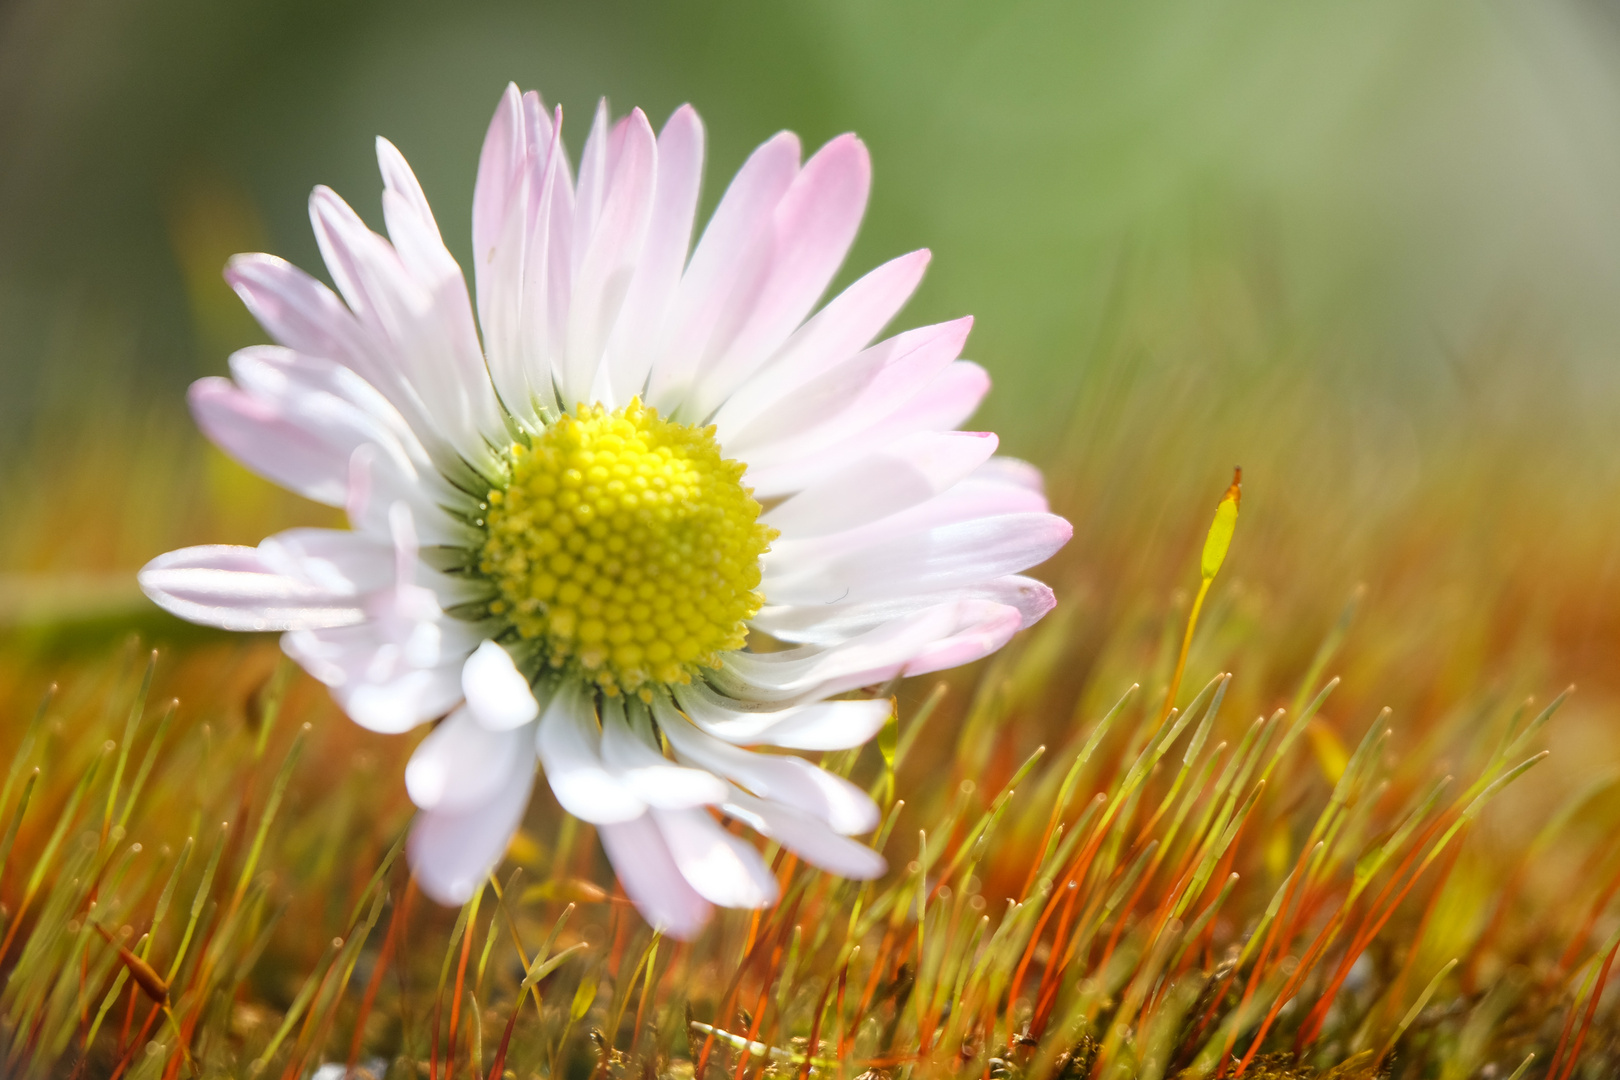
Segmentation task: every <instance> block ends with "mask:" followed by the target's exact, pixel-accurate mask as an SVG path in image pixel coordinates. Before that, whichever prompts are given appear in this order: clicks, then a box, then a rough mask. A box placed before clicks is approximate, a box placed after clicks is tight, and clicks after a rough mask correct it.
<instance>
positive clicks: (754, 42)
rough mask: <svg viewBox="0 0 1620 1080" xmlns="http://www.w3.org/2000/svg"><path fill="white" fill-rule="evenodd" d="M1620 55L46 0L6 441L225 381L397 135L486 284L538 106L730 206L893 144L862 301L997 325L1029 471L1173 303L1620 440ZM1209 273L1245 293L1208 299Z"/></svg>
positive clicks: (1450, 45) (23, 187)
mask: <svg viewBox="0 0 1620 1080" xmlns="http://www.w3.org/2000/svg"><path fill="white" fill-rule="evenodd" d="M1617 28H1620V24H1617V16H1615V14H1614V13H1613V11H1612V10H1610V9H1608V8H1607V7H1600V6H1599V5H1596V4H1593V5H1590V6H1588V5H1584V4H1579V3H1573V4H1572V3H1563V2H1547V0H1539V2H1513V0H1502V2H1485V3H1480V2H1462V0H1456V2H1452V0H1370V2H1366V0H1363V2H1354V3H1350V2H1329V3H1316V4H1306V5H1299V4H1286V3H1246V2H1228V0H1219V2H1211V0H1199V2H1187V3H1174V2H1172V3H1159V4H1123V3H1101V2H1089V0H1082V2H1075V0H1036V2H997V3H983V2H975V3H968V2H956V0H927V2H921V0H918V2H895V0H801V2H794V3H759V2H753V3H745V2H728V0H719V2H701V3H700V2H691V0H686V2H676V3H657V4H654V3H626V2H596V3H572V4H558V3H541V2H522V3H516V2H496V0H481V2H464V3H457V4H441V3H428V2H417V0H389V2H387V3H383V2H375V0H346V2H343V3H330V2H314V0H281V2H276V3H267V2H258V0H248V2H239V3H218V2H215V0H11V2H10V3H8V4H7V5H5V6H4V7H3V8H0V409H3V414H0V427H3V429H4V431H5V432H6V436H5V439H4V441H5V442H6V443H8V444H11V445H12V446H15V444H16V443H17V442H18V440H19V439H20V438H21V437H22V436H23V435H24V434H25V433H26V432H27V430H28V428H29V422H30V421H31V420H32V419H33V418H35V417H37V416H38V415H40V412H41V410H42V409H45V408H48V407H49V404H48V403H55V404H57V405H60V403H61V402H63V401H66V402H69V403H71V402H73V401H75V400H76V399H77V398H78V397H79V395H81V394H83V393H84V391H85V390H86V389H87V384H95V383H102V384H106V383H108V382H113V383H116V385H117V386H118V395H117V396H116V397H115V400H118V401H121V402H127V401H128V400H129V399H128V398H127V397H124V396H123V395H124V394H126V393H130V394H133V395H134V396H135V399H136V400H137V401H139V402H140V403H141V404H142V405H143V406H144V405H145V404H147V403H167V404H169V405H171V406H172V405H174V404H175V403H177V402H178V400H179V395H180V392H181V389H182V388H183V386H184V385H185V383H186V382H187V381H189V380H190V379H192V378H194V377H195V376H197V375H199V374H203V373H208V372H217V371H222V370H223V368H224V361H225V357H226V355H227V353H228V352H229V350H230V349H231V348H233V347H237V346H240V345H243V344H247V343H251V342H252V341H254V340H257V338H258V336H259V335H258V333H257V331H256V330H255V328H254V327H253V326H252V325H251V324H250V323H249V322H248V321H247V319H246V317H245V316H244V315H241V314H240V313H239V312H238V310H237V308H236V306H235V303H234V301H233V300H232V298H231V297H230V295H229V293H228V292H227V291H226V290H225V288H224V286H223V285H222V284H221V282H220V281H219V275H218V270H219V264H220V263H221V262H222V261H223V259H224V257H225V256H227V255H229V254H230V253H231V252H232V251H234V250H236V249H238V248H242V247H248V248H256V247H263V248H265V249H267V250H271V251H274V252H277V253H280V254H282V255H285V256H287V257H289V258H291V259H293V260H295V261H296V262H298V263H300V264H301V265H303V266H305V267H308V268H311V269H318V268H319V260H318V258H317V255H316V251H315V246H314V243H313V241H312V240H311V238H310V235H309V229H308V226H307V219H306V216H305V198H306V196H307V194H308V191H309V189H310V188H311V187H312V186H313V185H314V184H316V183H322V182H324V183H328V184H330V185H332V186H333V187H335V188H336V189H337V190H338V191H339V192H340V193H341V194H343V195H344V196H345V197H346V198H348V199H349V200H350V201H351V202H352V203H354V204H355V206H356V207H357V208H358V209H359V210H360V211H361V212H362V214H364V215H365V216H367V218H368V219H369V220H373V221H374V222H375V221H377V220H378V219H379V218H380V213H379V211H378V191H379V188H380V184H379V182H378V180H377V177H376V172H375V166H374V158H373V154H372V148H371V138H372V136H373V135H375V134H384V135H387V136H388V137H389V138H391V139H392V140H394V141H395V142H396V143H397V144H398V145H399V146H400V147H401V149H402V150H404V152H405V154H406V156H407V157H408V158H409V159H410V160H411V162H412V164H413V165H414V167H415V168H416V170H417V172H418V173H419V175H420V176H421V179H422V181H423V183H424V185H425V187H426V189H427V191H428V194H429V196H430V198H431V199H433V201H434V204H435V209H436V210H437V212H438V216H439V219H440V221H441V223H442V225H443V227H444V229H445V233H446V237H447V240H448V241H449V243H450V245H451V247H452V249H453V250H455V251H457V252H458V253H459V254H464V253H465V249H466V246H467V243H468V237H467V228H466V224H465V223H466V221H467V219H468V207H469V204H470V199H471V192H472V185H473V175H474V169H475V165H476V154H477V149H478V145H479V142H480V140H481V139H482V136H483V131H484V128H485V125H486V124H487V122H488V119H489V116H490V114H491V113H492V111H493V107H494V104H495V101H496V98H497V96H498V94H499V92H500V90H501V88H502V86H503V85H504V84H505V83H506V82H507V81H508V80H516V81H517V82H518V83H519V84H521V85H523V86H525V87H537V88H539V89H540V90H541V91H542V93H543V94H544V95H545V96H546V97H547V99H548V100H551V101H557V102H561V103H562V104H563V106H564V108H565V111H566V114H567V116H568V134H569V139H570V142H571V144H572V148H573V151H574V153H575V154H577V152H578V146H579V143H580V141H581V140H582V138H583V134H584V130H585V127H586V125H587V123H588V121H589V116H590V112H591V110H592V107H593V106H594V103H595V100H596V99H597V98H598V97H599V96H601V95H606V96H608V97H609V99H610V100H611V102H612V103H613V105H614V106H615V107H616V108H617V109H618V110H619V111H623V110H625V109H628V108H629V107H631V106H632V105H638V104H639V105H641V106H642V107H644V108H645V109H646V110H647V112H648V113H649V114H650V115H651V117H652V118H653V120H654V123H655V124H658V123H661V122H662V120H663V118H664V117H665V116H667V115H668V113H669V111H670V110H671V109H672V108H673V107H674V106H676V105H677V104H679V103H680V102H682V101H691V102H692V103H694V104H695V105H696V106H697V107H698V109H699V110H700V111H701V113H702V114H703V116H704V118H705V120H706V121H707V124H708V128H709V134H710V145H711V149H712V153H711V158H710V166H709V169H708V175H707V185H706V195H707V197H708V199H709V200H710V203H711V204H712V201H713V200H714V199H715V198H716V197H717V195H718V193H719V191H720V189H721V188H722V187H723V184H724V181H725V179H726V178H727V177H728V176H729V174H730V172H731V171H732V169H734V168H735V166H736V165H737V164H738V163H739V162H740V160H741V159H742V157H743V156H744V155H745V154H746V153H747V151H748V150H749V149H750V148H751V147H752V146H753V145H755V144H756V143H757V142H759V141H760V140H762V139H764V138H765V137H766V136H768V135H769V134H771V133H772V132H773V131H775V130H777V129H779V128H783V127H787V128H792V129H794V130H796V131H798V132H800V133H801V134H802V135H803V136H804V138H805V141H806V143H807V147H813V146H814V145H817V144H819V143H820V142H821V141H823V140H824V139H826V138H827V137H829V136H831V135H833V134H836V133H838V132H840V131H844V130H855V131H857V132H859V133H860V134H861V135H862V136H863V137H864V138H865V139H866V140H867V141H868V142H869V144H870V146H871V148H872V152H873V155H874V159H875V168H876V180H875V186H874V195H873V200H872V205H871V208H870V210H869V212H868V215H867V220H866V225H865V228H864V231H863V233H862V237H861V240H860V243H859V246H858V247H857V249H856V251H855V253H854V255H853V257H852V259H851V261H850V265H849V267H848V268H847V269H846V277H848V276H849V274H850V273H852V272H854V271H858V270H859V269H861V268H864V267H867V266H870V265H871V264H872V263H874V262H875V261H877V260H879V259H882V258H886V257H888V256H891V255H893V254H896V253H899V252H901V251H904V250H907V249H910V248H912V247H918V246H925V245H926V246H929V247H932V248H933V249H934V251H935V253H936V259H935V262H934V267H933V269H932V271H931V274H930V277H929V279H928V281H927V283H926V284H925V286H924V288H923V290H922V291H921V293H920V294H919V296H918V297H917V299H916V301H915V302H914V304H913V306H912V308H911V309H910V311H909V312H908V314H907V316H906V318H907V319H908V320H909V321H913V322H915V321H922V320H928V319H934V318H939V317H945V316H953V315H957V314H960V313H963V312H971V313H973V314H975V315H977V316H978V319H979V321H978V325H977V329H976V330H975V334H974V338H973V340H972V342H971V343H970V344H971V347H970V355H972V356H973V357H975V358H976V359H979V360H980V361H981V362H983V363H985V364H986V365H987V366H988V367H989V368H990V370H991V371H992V373H993V374H994V375H995V376H996V378H997V390H996V392H995V394H994V395H993V397H992V398H991V400H990V402H989V404H988V405H987V408H986V412H985V413H984V414H983V419H984V420H985V421H986V422H987V423H988V424H989V425H991V426H994V427H997V428H999V429H1001V430H1002V431H1003V432H1004V433H1005V437H1006V440H1007V442H1008V444H1009V447H1010V448H1011V449H1013V450H1015V451H1018V452H1021V453H1025V454H1033V455H1036V456H1039V455H1040V453H1041V450H1042V447H1043V445H1045V443H1044V442H1043V440H1046V439H1048V438H1050V437H1051V435H1052V434H1053V432H1054V431H1055V430H1056V428H1057V425H1058V424H1059V422H1060V419H1061V417H1062V416H1063V415H1064V410H1065V408H1066V407H1067V406H1069V405H1070V404H1071V403H1072V402H1073V401H1074V399H1075V396H1076V394H1077V393H1080V392H1082V390H1083V387H1084V380H1085V379H1086V378H1087V368H1088V364H1087V357H1088V353H1090V352H1092V351H1094V350H1095V349H1096V348H1097V343H1098V340H1099V336H1100V335H1103V334H1106V333H1107V332H1108V326H1109V316H1110V314H1111V313H1115V314H1117V311H1116V309H1118V308H1121V307H1122V306H1129V305H1130V304H1131V303H1133V301H1132V300H1131V299H1130V297H1131V296H1141V295H1147V296H1150V297H1151V303H1152V306H1153V308H1154V317H1155V319H1156V320H1160V321H1162V322H1163V323H1165V324H1166V325H1167V330H1166V335H1167V338H1172V339H1173V338H1175V337H1176V335H1177V332H1178V328H1179V329H1185V328H1186V327H1187V326H1192V325H1195V324H1197V323H1198V322H1199V321H1200V320H1203V319H1207V318H1209V317H1211V313H1210V312H1209V311H1207V310H1203V311H1201V310H1199V308H1200V306H1201V305H1208V304H1215V305H1216V306H1221V305H1226V304H1245V303H1247V304H1251V305H1253V304H1259V305H1261V306H1262V307H1263V309H1264V310H1263V311H1262V312H1261V314H1260V316H1259V317H1260V318H1261V320H1262V321H1264V322H1267V323H1276V322H1278V321H1280V322H1281V323H1283V324H1285V328H1284V329H1283V330H1282V331H1281V332H1283V333H1285V334H1286V335H1287V336H1288V337H1289V338H1290V341H1291V343H1292V344H1291V347H1290V349H1289V350H1288V351H1289V352H1290V353H1291V355H1292V359H1291V361H1290V362H1293V363H1305V364H1312V365H1317V366H1319V367H1322V368H1323V369H1328V368H1332V369H1334V377H1335V378H1336V379H1342V380H1344V385H1345V388H1346V393H1347V395H1349V396H1352V397H1355V398H1357V399H1358V400H1359V402H1360V404H1359V406H1358V407H1363V408H1371V409H1373V410H1374V411H1380V410H1388V409H1393V410H1395V411H1396V412H1397V413H1400V414H1402V416H1403V417H1404V419H1405V421H1406V422H1413V423H1415V422H1419V419H1420V418H1419V417H1418V415H1417V414H1415V413H1413V410H1414V409H1417V408H1419V407H1420V406H1427V405H1428V404H1431V403H1432V401H1431V399H1433V398H1434V397H1435V396H1436V395H1438V396H1439V397H1440V398H1441V399H1443V398H1444V397H1445V396H1446V395H1447V394H1448V393H1451V392H1453V391H1455V390H1456V386H1457V383H1458V382H1459V376H1458V374H1457V373H1456V371H1455V370H1454V362H1455V359H1456V354H1457V353H1459V352H1460V351H1463V350H1466V349H1467V348H1468V347H1469V346H1470V344H1471V342H1473V341H1474V340H1475V339H1476V338H1477V337H1478V336H1479V335H1481V334H1491V335H1503V334H1508V333H1530V334H1534V335H1536V336H1537V340H1538V342H1539V344H1540V345H1541V346H1543V347H1545V348H1546V349H1548V350H1550V352H1549V354H1548V355H1546V356H1544V357H1543V358H1542V361H1543V362H1544V363H1546V364H1548V365H1558V366H1560V370H1561V371H1564V372H1565V373H1566V374H1568V373H1570V372H1571V369H1572V371H1573V373H1572V374H1571V375H1570V377H1571V378H1573V379H1574V380H1576V382H1577V383H1578V384H1579V385H1578V390H1579V392H1572V393H1571V394H1570V396H1569V401H1570V402H1571V403H1573V402H1575V401H1584V402H1587V403H1589V404H1592V405H1597V404H1598V401H1595V400H1594V398H1593V391H1595V390H1601V391H1602V394H1599V395H1598V398H1599V399H1601V402H1602V406H1603V407H1605V408H1606V407H1607V406H1608V405H1609V404H1610V401H1609V400H1608V397H1607V395H1608V392H1609V389H1610V387H1611V384H1612V383H1613V382H1614V381H1615V380H1613V378H1612V376H1611V372H1612V371H1613V370H1614V368H1615V364H1614V357H1615V356H1616V346H1617V345H1620V302H1616V297H1620V243H1617V241H1620V65H1617V64H1616V57H1617V56H1620V50H1617V48H1616V40H1617ZM1212 266H1215V267H1220V268H1221V272H1222V273H1231V274H1235V275H1237V277H1238V278H1239V279H1240V280H1239V282H1238V284H1237V285H1236V286H1235V288H1236V290H1237V291H1236V292H1234V293H1233V294H1231V295H1227V296H1224V297H1222V296H1220V295H1210V294H1209V293H1208V290H1207V288H1206V287H1205V286H1207V273H1208V271H1209V270H1210V268H1211V267H1212ZM1200 282H1203V284H1202V285H1201V284H1199V283H1200ZM1238 293H1242V294H1243V295H1238ZM1216 314H1217V315H1218V314H1219V313H1216ZM1273 329H1274V330H1275V329H1276V327H1275V326H1273ZM1268 332H1270V331H1268ZM1150 351H1153V350H1150ZM1172 351H1173V350H1172ZM1251 351H1252V352H1254V353H1255V354H1256V358H1257V357H1258V354H1259V353H1261V352H1266V351H1268V350H1267V349H1262V348H1259V347H1256V348H1254V349H1252V350H1251ZM1271 351H1274V350H1271ZM1153 359H1158V360H1161V361H1164V362H1168V363H1171V364H1175V363H1178V362H1186V361H1187V360H1188V359H1189V358H1188V357H1185V356H1179V357H1178V356H1175V355H1160V356H1157V357H1143V358H1141V362H1143V363H1148V362H1151V360H1153ZM1413 395H1417V398H1414V396H1413ZM1346 407H1347V408H1348V407H1349V405H1348V404H1347V405H1346ZM1251 419H1252V420H1253V421H1254V422H1256V423H1259V422H1261V418H1260V417H1259V416H1254V417H1251ZM1335 419H1336V418H1334V417H1324V418H1323V421H1324V422H1325V423H1330V424H1331V423H1333V422H1335ZM1611 419H1612V416H1611ZM1398 426H1399V425H1398V424H1397V427H1398Z"/></svg>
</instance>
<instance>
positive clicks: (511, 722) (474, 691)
mask: <svg viewBox="0 0 1620 1080" xmlns="http://www.w3.org/2000/svg"><path fill="white" fill-rule="evenodd" d="M461 690H462V693H463V694H465V695H466V697H467V708H469V709H470V710H472V715H473V716H474V718H476V719H477V721H478V722H479V723H480V724H482V725H483V726H484V727H486V728H488V729H489V730H490V731H510V730H512V729H513V728H518V727H522V726H523V725H525V724H527V723H529V721H531V720H533V719H534V718H535V717H536V716H539V715H540V705H539V703H538V702H536V701H535V700H534V692H533V691H532V690H530V689H529V680H528V679H525V678H524V677H523V674H522V673H521V672H519V671H518V669H517V665H515V664H513V663H512V656H511V654H510V653H508V652H507V651H506V650H505V649H503V648H501V647H500V646H499V645H497V644H496V643H495V642H493V641H485V642H484V643H483V644H481V645H479V646H478V648H476V649H474V650H473V654H472V655H471V656H469V657H467V662H466V663H465V664H463V665H462V667H461ZM418 805H420V804H418Z"/></svg>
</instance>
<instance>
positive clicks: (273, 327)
mask: <svg viewBox="0 0 1620 1080" xmlns="http://www.w3.org/2000/svg"><path fill="white" fill-rule="evenodd" d="M225 280H226V282H228V283H229V284H230V286H231V288H233V289H235V290H236V294H237V295H238V296H240V297H241V298H242V302H243V303H244V304H246V305H247V309H248V311H250V312H252V313H253V317H254V318H255V319H257V320H259V325H260V326H263V327H264V329H265V331H266V332H267V333H269V335H270V336H271V337H273V338H275V339H276V340H277V341H279V342H280V343H281V344H283V345H285V346H287V347H288V348H289V349H292V350H294V351H295V352H299V353H302V354H304V355H305V356H318V357H321V358H323V359H326V360H332V361H335V362H337V363H339V364H343V365H344V366H345V367H348V368H350V369H352V370H354V371H356V372H358V373H359V374H360V375H361V376H363V377H365V378H366V379H367V380H369V381H371V382H372V383H373V385H377V386H379V388H381V385H382V384H381V383H379V382H378V380H377V378H376V376H377V375H378V374H379V372H378V371H377V369H376V366H375V361H374V357H373V352H372V346H371V342H370V340H369V338H368V337H367V335H366V332H365V330H364V329H363V328H362V327H361V326H360V324H359V322H357V321H356V320H355V317H354V313H353V312H351V311H350V310H349V309H348V308H346V307H344V306H343V301H342V300H339V299H338V298H337V296H336V295H335V294H334V293H333V292H332V290H331V289H329V288H327V287H326V286H325V285H323V284H322V283H321V282H319V281H317V280H315V278H313V277H311V276H310V275H309V274H307V273H305V272H304V271H302V270H300V269H299V268H298V267H296V266H294V265H292V264H291V263H289V262H287V261H286V260H285V259H280V258H277V257H276V256H274V255H265V254H251V255H237V256H235V257H234V258H232V259H231V261H230V263H229V264H228V265H227V266H226V267H225Z"/></svg>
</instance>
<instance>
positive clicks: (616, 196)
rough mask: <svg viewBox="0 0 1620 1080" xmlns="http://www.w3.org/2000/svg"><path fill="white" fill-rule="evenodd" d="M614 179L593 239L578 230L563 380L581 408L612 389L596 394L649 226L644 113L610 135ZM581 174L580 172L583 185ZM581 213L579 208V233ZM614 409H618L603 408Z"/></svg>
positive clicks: (650, 149)
mask: <svg viewBox="0 0 1620 1080" xmlns="http://www.w3.org/2000/svg"><path fill="white" fill-rule="evenodd" d="M610 149H611V151H612V153H611V154H610V159H611V165H610V168H611V170H612V171H611V174H610V175H608V176H607V177H605V182H604V191H603V199H602V205H601V207H600V211H599V213H597V214H596V216H595V219H594V225H593V227H591V229H590V230H589V232H586V231H584V230H583V229H580V230H579V231H576V233H575V238H576V242H577V243H578V244H579V245H580V246H581V250H580V265H579V270H578V272H577V274H576V276H575V278H574V288H573V292H572V294H571V296H570V303H571V307H570V310H569V314H568V346H567V348H568V352H567V357H566V362H565V363H564V365H563V368H562V370H561V371H560V372H559V373H558V374H559V376H560V378H559V380H558V383H559V388H560V391H561V393H562V400H563V402H565V403H567V404H570V405H572V404H577V403H579V402H583V401H588V400H596V401H601V400H603V393H605V392H610V387H609V386H607V385H605V384H604V385H603V386H602V387H601V388H600V392H595V393H593V388H594V387H595V385H596V382H597V369H598V367H599V366H600V365H601V362H602V352H603V349H604V348H605V346H606V345H607V342H608V338H609V336H610V335H611V334H612V332H613V327H614V324H615V323H616V322H617V320H618V317H619V313H620V310H621V308H622V306H623V304H624V300H625V296H626V295H627V293H628V292H629V289H630V283H631V281H632V280H633V279H634V277H635V272H636V264H637V260H638V258H639V256H640V255H641V247H642V243H643V241H644V239H645V237H646V234H647V224H648V221H649V220H650V219H651V217H652V209H653V193H654V185H655V183H656V179H657V172H658V151H657V138H656V136H654V135H653V130H652V125H651V124H649V123H648V122H647V117H646V116H645V115H643V114H642V112H641V110H640V109H636V110H634V111H632V112H631V114H630V115H629V116H627V117H625V118H624V120H622V121H620V123H619V124H618V126H617V127H615V128H614V131H613V135H612V146H611V147H610ZM583 179H584V174H583V172H582V173H581V180H582V181H583ZM581 212H582V208H581V209H576V228H577V227H578V226H577V222H578V218H579V215H580V213H581ZM605 404H607V405H608V407H609V408H613V407H616V406H618V405H619V404H621V403H620V402H617V401H612V400H608V401H606V402H605Z"/></svg>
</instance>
